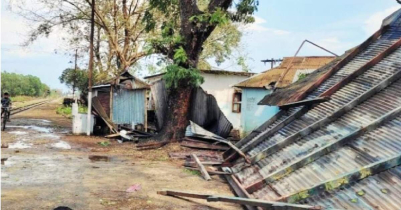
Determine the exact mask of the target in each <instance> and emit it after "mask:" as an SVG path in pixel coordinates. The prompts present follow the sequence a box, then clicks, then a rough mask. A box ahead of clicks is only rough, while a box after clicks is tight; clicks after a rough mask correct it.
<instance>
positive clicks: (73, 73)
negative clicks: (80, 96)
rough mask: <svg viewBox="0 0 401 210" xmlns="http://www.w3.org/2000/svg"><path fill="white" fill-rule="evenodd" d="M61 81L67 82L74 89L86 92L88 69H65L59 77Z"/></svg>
mask: <svg viewBox="0 0 401 210" xmlns="http://www.w3.org/2000/svg"><path fill="white" fill-rule="evenodd" d="M59 80H60V82H61V83H64V84H66V85H67V86H68V87H69V88H71V89H72V91H74V92H75V90H77V89H78V90H80V91H81V92H84V91H85V90H86V89H87V87H88V74H87V71H85V70H81V69H77V70H75V69H71V68H68V69H65V70H64V71H63V73H62V74H61V76H60V77H59Z"/></svg>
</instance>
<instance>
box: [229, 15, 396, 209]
mask: <svg viewBox="0 0 401 210" xmlns="http://www.w3.org/2000/svg"><path fill="white" fill-rule="evenodd" d="M400 46H401V10H398V11H397V12H395V13H394V14H392V15H391V16H389V17H388V18H386V19H385V20H384V21H383V24H382V26H381V28H380V30H378V31H377V32H376V33H375V34H373V35H372V36H371V37H370V38H368V39H367V40H366V41H365V42H363V43H361V44H360V45H359V46H357V47H356V48H354V49H352V50H350V51H348V52H347V53H346V54H344V55H343V56H341V57H339V58H337V59H335V60H334V61H332V62H331V63H330V64H328V65H326V66H325V67H322V68H320V69H318V70H316V71H314V72H313V73H311V74H310V75H309V76H308V78H307V79H305V80H300V81H298V82H296V83H293V84H291V85H289V86H288V87H287V88H283V89H278V90H276V91H275V92H274V93H272V94H270V95H268V96H266V97H265V98H264V99H263V100H261V101H260V104H263V105H270V106H279V107H280V111H279V112H278V113H277V114H275V115H274V116H273V117H272V118H271V119H270V120H268V121H266V122H265V123H264V124H263V125H261V126H260V127H258V128H257V129H255V130H254V131H252V132H251V134H250V135H248V136H247V137H245V138H244V139H242V140H241V141H240V142H238V143H237V144H236V146H237V147H238V148H239V149H240V150H241V151H242V152H244V153H245V154H246V155H247V156H248V157H249V159H250V160H251V161H250V163H247V162H245V161H244V159H243V158H239V155H238V154H237V153H235V152H234V151H230V150H229V151H227V152H226V153H225V154H224V157H225V158H226V160H227V161H230V162H231V163H232V164H233V165H232V167H230V168H225V170H230V171H232V172H233V175H232V176H230V177H231V179H232V180H233V181H231V182H230V183H231V185H232V186H233V188H234V189H236V191H237V194H239V195H242V196H245V197H249V198H255V199H260V200H266V201H272V202H273V201H279V202H287V203H291V204H296V203H298V204H304V205H307V206H308V207H307V208H309V209H350V210H351V209H352V210H354V209H372V210H373V209H380V210H399V209H400V207H401V196H400V195H401V194H400V192H401V91H400V90H401V48H400ZM321 98H328V99H330V100H328V101H322V100H320V99H321ZM247 208H248V209H254V208H253V207H252V206H247ZM303 208H306V207H303Z"/></svg>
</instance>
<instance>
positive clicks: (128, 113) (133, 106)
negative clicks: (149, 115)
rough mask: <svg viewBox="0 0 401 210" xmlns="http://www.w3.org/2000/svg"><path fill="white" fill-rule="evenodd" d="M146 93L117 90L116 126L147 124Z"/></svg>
mask: <svg viewBox="0 0 401 210" xmlns="http://www.w3.org/2000/svg"><path fill="white" fill-rule="evenodd" d="M145 91H146V90H144V89H141V90H127V89H117V90H116V89H115V92H114V96H113V122H114V123H115V124H134V125H135V124H144V123H145V111H146V108H145Z"/></svg>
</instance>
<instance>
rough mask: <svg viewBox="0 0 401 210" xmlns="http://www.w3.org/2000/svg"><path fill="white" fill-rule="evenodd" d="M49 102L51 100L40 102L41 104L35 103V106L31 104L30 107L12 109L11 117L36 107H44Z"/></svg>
mask: <svg viewBox="0 0 401 210" xmlns="http://www.w3.org/2000/svg"><path fill="white" fill-rule="evenodd" d="M49 101H50V100H46V101H40V102H37V103H33V104H29V105H26V106H23V107H18V108H15V109H11V111H10V114H11V115H14V114H17V113H20V112H23V111H25V110H28V109H32V108H34V107H37V106H40V105H43V104H45V103H47V102H49Z"/></svg>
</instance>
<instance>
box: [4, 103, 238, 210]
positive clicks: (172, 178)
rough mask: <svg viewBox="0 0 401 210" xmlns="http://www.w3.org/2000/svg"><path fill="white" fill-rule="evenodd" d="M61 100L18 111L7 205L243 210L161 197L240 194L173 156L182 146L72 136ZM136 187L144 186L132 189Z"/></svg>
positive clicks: (10, 136) (7, 139)
mask: <svg viewBox="0 0 401 210" xmlns="http://www.w3.org/2000/svg"><path fill="white" fill-rule="evenodd" d="M59 104H60V102H56V101H54V102H52V103H50V104H46V105H43V106H41V107H38V108H35V109H32V110H29V111H26V112H22V113H20V114H17V115H15V116H13V117H12V119H11V120H12V122H11V123H9V124H7V128H6V131H4V132H2V133H1V134H2V138H1V141H2V144H3V145H8V148H2V149H1V152H2V154H1V157H2V166H1V169H2V174H1V177H2V180H1V183H2V192H1V207H2V209H5V210H8V209H18V210H20V209H35V210H36V209H54V208H56V207H58V206H66V207H69V208H71V209H74V210H76V209H241V207H240V206H237V205H233V204H226V203H208V202H205V201H201V200H195V199H194V200H191V199H188V200H184V199H178V198H173V197H166V196H161V195H157V194H156V191H157V190H162V189H177V190H188V191H193V192H198V193H210V194H220V195H232V193H231V191H230V189H229V186H228V184H226V183H225V181H224V180H223V179H221V178H220V177H218V176H213V180H212V181H209V182H207V181H204V180H203V179H202V178H201V177H199V176H198V175H196V174H193V173H190V172H188V171H185V170H183V168H182V167H181V166H180V162H176V161H172V160H170V159H169V158H168V152H169V151H179V150H181V148H180V147H179V146H178V145H174V144H172V145H169V146H168V147H166V148H163V149H158V150H152V151H135V150H133V148H134V145H133V144H132V143H123V144H119V143H118V142H116V141H111V142H110V143H111V145H110V146H101V145H99V144H98V142H102V141H107V140H106V139H103V138H99V137H86V136H73V135H71V134H70V127H71V126H70V125H71V122H70V120H69V119H67V118H65V117H63V116H60V115H57V114H56V111H55V110H56V108H57V107H58V106H59ZM97 156H102V157H98V158H96V157H97ZM89 157H91V158H89ZM135 184H137V185H140V189H139V190H138V191H136V192H131V193H128V192H126V190H127V189H128V188H129V187H130V186H132V185H135Z"/></svg>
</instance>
